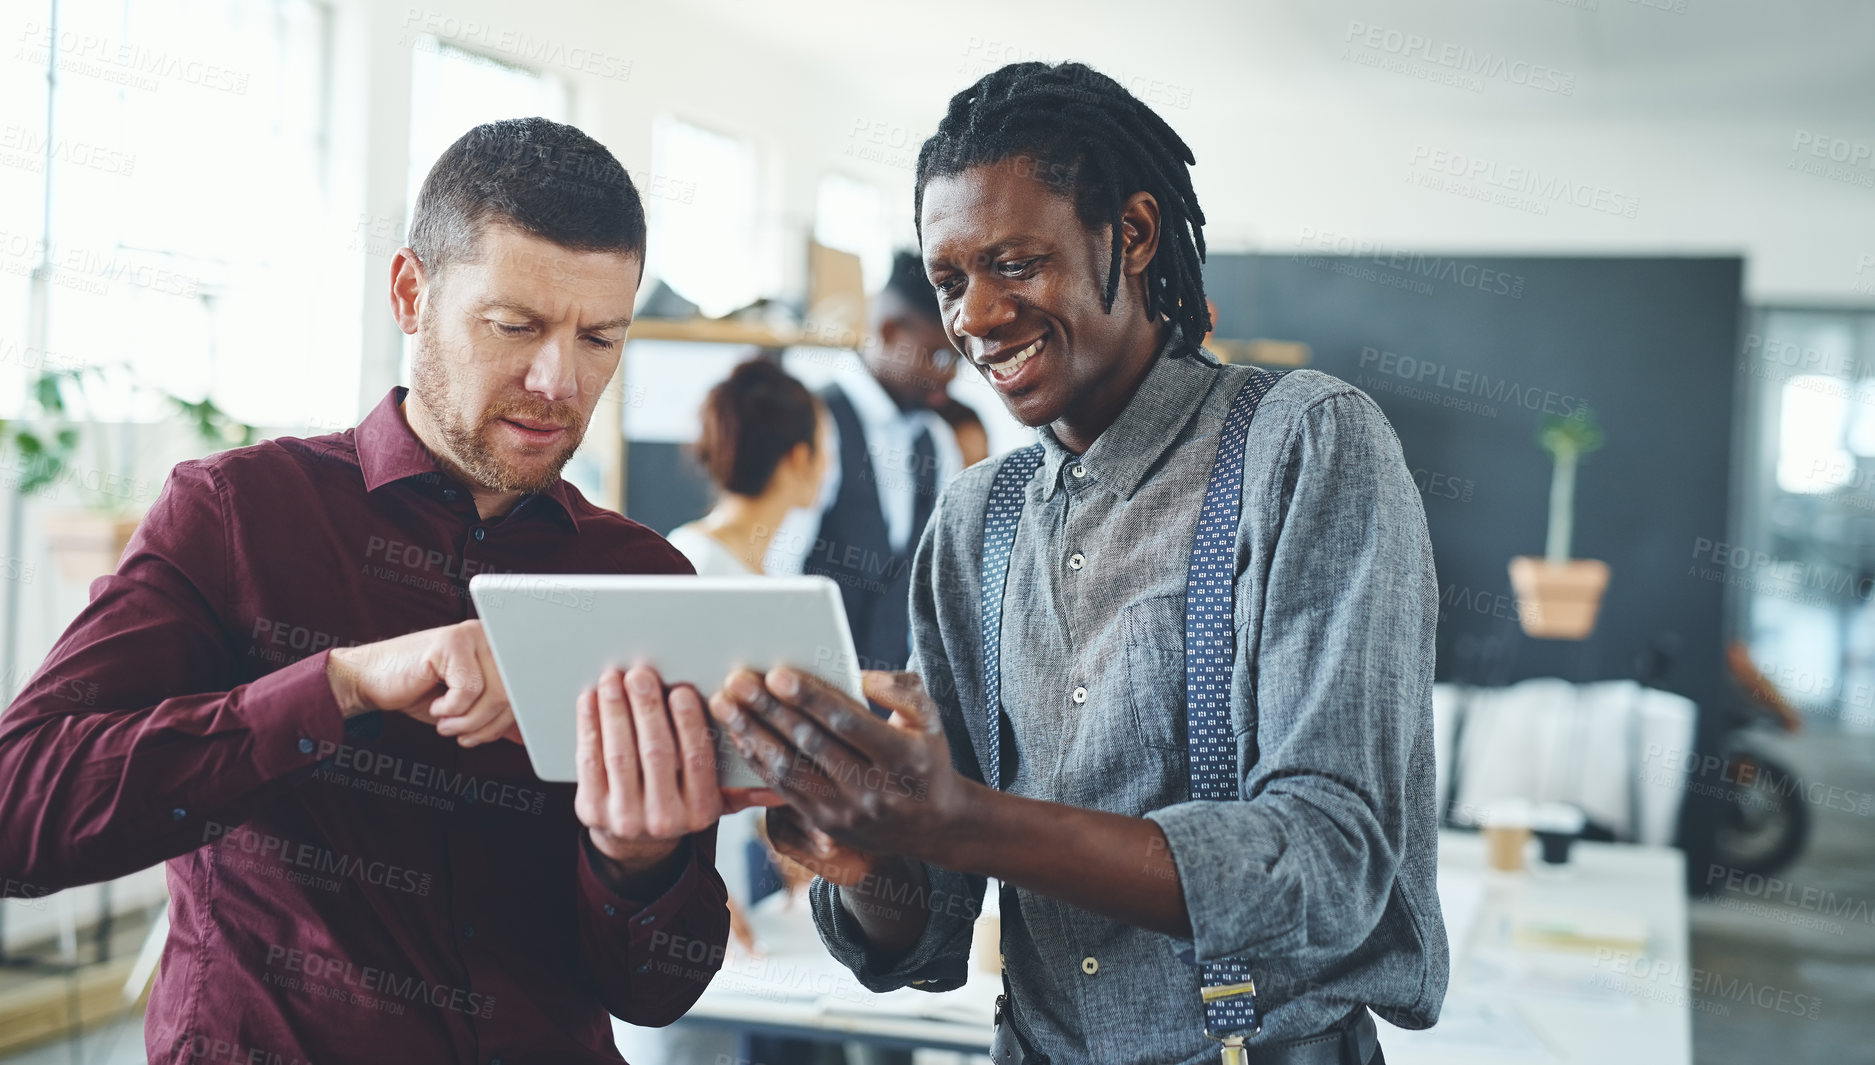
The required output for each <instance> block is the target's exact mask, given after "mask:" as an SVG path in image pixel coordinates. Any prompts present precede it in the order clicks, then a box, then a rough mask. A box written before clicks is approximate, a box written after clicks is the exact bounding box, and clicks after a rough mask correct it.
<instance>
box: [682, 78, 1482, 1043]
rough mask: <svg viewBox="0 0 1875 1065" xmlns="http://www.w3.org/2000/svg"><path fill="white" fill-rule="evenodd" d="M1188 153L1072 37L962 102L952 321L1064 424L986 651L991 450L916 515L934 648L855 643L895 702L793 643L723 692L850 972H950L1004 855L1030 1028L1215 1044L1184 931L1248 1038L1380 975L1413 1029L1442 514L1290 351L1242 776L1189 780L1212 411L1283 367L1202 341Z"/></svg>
mask: <svg viewBox="0 0 1875 1065" xmlns="http://www.w3.org/2000/svg"><path fill="white" fill-rule="evenodd" d="M1189 161H1190V151H1189V149H1187V148H1186V147H1185V145H1184V143H1183V142H1182V141H1181V140H1179V139H1178V137H1177V134H1175V133H1174V132H1172V130H1171V129H1170V127H1168V126H1166V125H1165V123H1164V122H1163V121H1162V120H1160V119H1159V118H1158V116H1156V115H1154V114H1152V113H1151V111H1150V110H1148V109H1147V108H1146V107H1145V106H1144V105H1143V104H1141V103H1140V102H1139V101H1137V100H1136V99H1134V98H1133V97H1132V96H1130V95H1129V94H1127V93H1126V91H1125V90H1124V89H1122V88H1121V87H1120V86H1118V85H1117V84H1115V83H1113V82H1112V81H1111V80H1110V79H1107V78H1105V77H1104V76H1102V75H1099V74H1097V73H1094V72H1093V71H1091V70H1089V69H1088V68H1086V67H1083V66H1079V65H1078V64H1061V65H1058V66H1053V67H1050V66H1045V65H1043V64H1039V63H1025V64H1016V65H1014V66H1011V67H1005V68H1003V69H1002V70H999V71H997V72H994V73H992V74H990V75H988V76H986V77H985V78H984V79H983V81H982V82H979V83H978V85H976V86H973V87H972V88H971V89H967V90H965V91H964V92H963V93H960V94H959V95H958V96H957V98H955V99H953V100H952V101H951V105H950V108H949V111H948V113H947V115H946V117H945V119H944V121H943V122H942V123H941V124H940V126H939V128H938V132H937V134H936V136H934V137H933V138H932V139H931V141H929V142H927V144H926V145H925V148H924V151H923V152H922V153H921V154H920V157H919V170H918V176H917V177H918V191H919V222H920V236H921V238H922V240H923V250H924V258H925V266H926V271H927V274H928V275H929V277H930V279H931V281H932V283H933V285H934V286H935V287H936V289H937V291H938V295H939V299H940V303H941V305H942V307H943V310H944V314H945V327H946V330H947V331H948V332H949V334H950V336H951V339H952V340H953V342H954V343H955V344H956V346H957V348H958V350H959V351H962V352H963V353H965V354H966V355H967V356H968V357H969V358H970V360H971V362H972V363H973V364H974V365H975V366H976V368H977V369H978V372H980V373H982V374H983V375H984V377H985V378H986V379H987V380H988V381H989V382H990V384H991V385H992V386H993V387H994V388H996V389H997V391H998V392H999V393H1000V394H1001V395H1002V397H1003V399H1004V402H1005V403H1007V404H1008V406H1009V408H1010V410H1011V411H1012V412H1013V413H1014V414H1015V415H1016V416H1017V417H1018V418H1020V419H1021V420H1022V421H1023V422H1024V423H1025V424H1029V425H1034V426H1038V427H1039V428H1040V429H1041V433H1040V436H1041V441H1042V446H1043V454H1042V459H1041V462H1040V464H1039V467H1038V468H1037V469H1036V472H1035V473H1034V475H1033V476H1032V477H1030V478H1029V479H1028V481H1027V483H1026V485H1024V486H1022V493H1023V496H1022V499H1021V512H1020V519H1019V524H1018V525H1017V527H1016V532H1015V537H1014V543H1013V547H1012V548H1011V549H1010V554H1009V564H1008V574H1007V579H1006V582H1005V584H1004V586H1003V587H1004V588H1005V591H1004V595H1003V602H1002V604H1001V609H1000V618H1001V623H1000V629H999V630H998V632H999V634H1000V635H999V640H998V641H994V642H997V643H999V645H1000V666H999V668H997V669H996V670H995V671H994V672H993V673H991V672H988V671H986V668H985V653H986V640H985V635H986V633H985V629H984V626H985V623H986V616H987V617H988V619H989V620H990V623H994V619H995V618H996V616H997V614H998V611H996V610H994V609H991V610H989V611H988V612H987V615H986V610H985V602H984V599H985V595H984V588H983V583H984V578H983V573H984V565H983V563H984V550H985V547H984V545H985V522H986V518H985V512H986V504H987V499H988V497H989V494H990V486H991V482H992V479H993V478H994V477H995V476H996V473H997V470H998V469H999V468H1000V460H992V461H989V462H985V463H981V464H979V465H977V466H974V467H972V468H971V469H969V470H966V471H965V472H964V473H963V474H962V475H960V476H959V477H958V478H956V479H955V480H954V481H952V482H951V483H950V485H949V486H948V487H947V488H946V489H945V491H944V494H943V496H942V497H941V499H940V501H939V504H938V507H937V511H936V514H935V516H934V518H933V520H932V522H931V525H930V527H929V528H928V529H927V530H926V532H925V534H924V537H923V539H922V541H921V542H920V544H919V548H918V552H917V556H916V561H915V564H914V572H913V585H912V587H913V592H912V632H913V652H912V666H913V669H914V671H915V673H916V676H915V677H914V676H912V675H910V674H868V675H867V678H866V688H867V694H868V696H869V697H870V698H872V699H873V700H874V701H876V702H878V703H880V704H882V705H884V706H886V707H888V708H890V709H891V710H893V711H894V717H893V719H892V721H891V722H889V723H881V722H878V721H876V720H874V719H873V718H872V717H871V716H870V715H868V714H866V713H864V712H863V708H860V707H858V706H857V705H855V704H853V703H852V701H851V700H849V699H846V698H845V697H843V696H841V695H839V694H838V693H836V692H833V691H832V690H831V689H829V688H827V687H825V686H823V685H820V684H818V683H817V682H815V681H813V680H812V679H811V678H808V677H806V676H804V675H803V674H800V673H797V672H795V671H792V670H786V669H779V670H775V671H772V672H770V673H769V674H768V675H767V676H766V677H757V676H756V675H754V674H752V673H749V672H746V671H744V672H740V673H737V674H732V675H731V677H730V678H729V681H728V682H727V684H726V686H725V689H724V691H723V692H722V693H720V694H719V695H718V696H717V697H716V698H714V699H712V701H711V710H712V713H713V714H715V715H716V717H717V718H718V720H720V721H721V722H722V723H723V724H724V725H725V726H727V727H728V728H729V729H730V731H731V734H732V735H733V736H735V737H736V739H737V742H738V744H739V746H740V747H741V748H742V750H743V751H744V752H745V753H746V754H749V755H751V756H752V757H753V759H754V760H755V761H756V762H757V764H758V767H759V768H761V769H762V771H763V772H764V775H765V776H766V777H767V778H768V779H769V780H770V782H771V783H772V784H773V785H774V787H775V788H776V790H777V791H778V792H780V793H781V795H782V796H783V797H784V798H786V799H787V800H788V802H789V807H788V808H787V809H786V810H777V811H773V812H771V816H770V833H771V836H772V837H773V838H774V839H775V840H776V842H777V844H778V845H780V846H782V847H783V848H784V849H787V850H788V851H789V852H790V853H792V854H794V855H795V856H796V857H798V858H799V859H801V860H802V861H804V862H806V863H808V864H809V865H810V866H813V867H815V868H816V869H817V870H818V871H820V872H821V873H822V879H820V880H819V881H817V882H816V884H815V886H814V891H813V902H814V914H815V919H816V921H817V922H818V924H819V927H820V930H821V934H822V937H823V939H824V940H825V942H826V944H827V947H828V949H829V950H830V951H831V952H832V953H833V954H834V956H835V957H837V958H839V959H840V960H841V961H842V962H843V963H845V964H846V965H847V966H848V967H850V968H851V969H852V970H853V971H854V972H855V973H856V974H857V975H858V976H859V978H860V980H861V981H862V982H863V983H864V984H866V986H868V987H870V988H872V989H874V990H879V991H883V990H887V989H890V988H894V987H900V986H904V985H907V984H910V985H914V986H921V987H924V988H927V989H930V990H945V989H949V988H952V987H955V986H957V985H958V984H960V983H962V982H963V980H964V973H965V968H966V961H967V955H968V952H969V949H970V942H971V928H972V922H973V918H974V917H975V915H976V913H977V910H978V907H979V905H980V902H981V899H982V897H983V893H984V890H985V878H986V877H991V876H993V877H996V878H998V879H999V880H1001V881H1003V882H1004V883H1005V884H1006V885H1008V886H1010V887H1012V888H1013V889H1014V890H1013V892H1011V893H1008V894H1005V896H1004V897H1005V910H1004V914H1003V923H1004V934H1003V951H1004V963H1005V971H1006V973H1007V977H1008V983H1009V986H1010V1003H1009V1006H1008V1008H1007V1022H1008V1023H1009V1024H1010V1026H1011V1027H1012V1028H1013V1030H1014V1032H1015V1034H1016V1035H1018V1036H1020V1037H1021V1038H1020V1042H1021V1043H1022V1044H1023V1047H1022V1052H1023V1053H1025V1054H1026V1055H1027V1057H1028V1060H1031V1061H1043V1060H1048V1061H1054V1062H1071V1061H1072V1062H1079V1061H1098V1062H1103V1063H1104V1062H1140V1063H1145V1062H1156V1063H1164V1062H1198V1061H1206V1060H1216V1055H1217V1054H1218V1049H1217V1043H1215V1042H1212V1041H1211V1040H1210V1039H1208V1038H1207V1037H1206V1035H1205V1027H1206V1023H1207V1011H1206V1007H1205V1006H1204V1004H1203V1003H1202V1001H1201V996H1200V989H1201V982H1202V981H1201V974H1200V972H1201V971H1200V969H1199V968H1198V967H1197V963H1213V962H1219V961H1222V960H1227V959H1228V960H1234V961H1238V962H1242V963H1245V964H1247V965H1248V967H1249V970H1250V972H1251V973H1252V974H1253V975H1254V982H1255V985H1256V994H1255V998H1256V1006H1257V1012H1258V1014H1259V1015H1260V1021H1261V1029H1260V1031H1259V1032H1257V1033H1256V1034H1255V1035H1254V1036H1252V1037H1251V1038H1250V1039H1249V1042H1248V1047H1249V1051H1250V1056H1249V1057H1248V1058H1247V1059H1246V1060H1248V1061H1250V1062H1270V1063H1276V1062H1282V1063H1301V1062H1356V1063H1361V1065H1372V1063H1375V1062H1379V1061H1380V1060H1381V1054H1380V1051H1379V1049H1378V1048H1377V1047H1376V1046H1375V1043H1374V1037H1373V1034H1372V1032H1373V1028H1372V1022H1371V1019H1369V1017H1368V1013H1367V1011H1368V1009H1370V1008H1371V1009H1372V1010H1373V1011H1374V1012H1376V1013H1378V1014H1380V1015H1381V1016H1383V1017H1385V1018H1386V1019H1388V1020H1390V1021H1392V1022H1394V1023H1396V1024H1399V1025H1402V1026H1404V1027H1411V1028H1423V1027H1426V1026H1429V1025H1430V1024H1432V1023H1433V1021H1434V1020H1435V1019H1436V1018H1437V1016H1438V1010H1439V1005H1440V1002H1441V1000H1442V999H1443V997H1444V993H1445V984H1446V976H1447V946H1446V938H1445V930H1444V926H1443V924H1442V922H1441V919H1440V914H1439V903H1438V897H1437V895H1436V893H1435V891H1434V871H1435V862H1436V857H1437V836H1436V825H1435V813H1434V811H1435V799H1434V794H1433V764H1432V758H1433V755H1432V673H1433V632H1434V626H1435V623H1436V620H1437V586H1436V581H1435V578H1434V574H1433V564H1432V550H1431V544H1430V541H1429V539H1428V537H1427V533H1426V525H1425V517H1424V513H1423V511H1422V509H1421V505H1420V499H1419V494H1418V492H1417V490H1416V488H1415V486H1414V483H1413V480H1412V477H1411V475H1410V473H1409V471H1408V468H1407V466H1406V463H1405V461H1404V459H1403V457H1402V455H1401V451H1400V445H1399V441H1398V439H1397V437H1396V436H1395V435H1394V433H1393V430H1392V428H1391V426H1389V425H1388V424H1387V421H1386V419H1385V417H1384V416H1383V415H1382V414H1381V413H1380V411H1379V409H1378V408H1377V407H1376V406H1375V405H1374V403H1373V402H1372V400H1370V399H1369V398H1368V397H1367V396H1366V395H1365V394H1364V393H1362V392H1360V391H1359V390H1358V389H1356V388H1354V387H1352V386H1350V385H1347V384H1345V383H1343V382H1341V381H1339V380H1337V379H1335V378H1333V377H1330V376H1328V375H1326V374H1322V373H1317V372H1314V371H1308V370H1300V371H1295V372H1292V373H1290V374H1288V375H1287V376H1285V377H1284V378H1283V379H1282V380H1281V381H1280V382H1278V383H1276V384H1275V386H1274V387H1273V389H1271V390H1270V391H1269V392H1268V394H1267V396H1266V397H1265V398H1264V399H1263V400H1262V403H1261V407H1260V409H1258V410H1257V411H1256V413H1255V416H1254V418H1253V419H1252V420H1251V422H1250V424H1249V428H1248V434H1247V438H1246V441H1245V447H1244V460H1243V461H1244V466H1243V475H1242V484H1241V492H1240V507H1241V509H1240V510H1239V511H1238V520H1237V525H1236V537H1235V552H1234V560H1235V568H1234V580H1233V581H1232V588H1233V591H1234V603H1233V611H1234V614H1233V616H1232V617H1231V625H1232V628H1233V629H1234V633H1235V641H1234V648H1235V655H1234V659H1233V661H1232V664H1231V672H1230V675H1229V689H1230V690H1229V699H1228V716H1229V719H1230V728H1231V731H1232V734H1233V735H1234V736H1235V741H1236V744H1235V745H1236V751H1235V754H1236V767H1235V780H1236V785H1237V786H1236V788H1235V789H1234V790H1235V791H1236V797H1235V801H1191V800H1190V795H1191V793H1192V792H1191V787H1192V781H1191V778H1190V775H1189V774H1190V766H1189V765H1188V758H1187V755H1186V720H1185V719H1186V709H1187V708H1186V681H1187V678H1186V662H1185V647H1186V625H1187V618H1186V615H1187V607H1188V604H1187V601H1186V598H1187V597H1186V589H1187V579H1188V574H1187V562H1188V559H1189V557H1190V551H1191V548H1192V541H1193V533H1194V530H1195V528H1196V527H1197V524H1198V519H1199V511H1200V504H1201V502H1203V501H1204V498H1205V495H1206V487H1207V483H1208V481H1209V479H1210V477H1211V474H1212V468H1213V461H1214V459H1216V457H1217V456H1218V454H1219V450H1220V445H1219V435H1220V427H1221V426H1222V425H1223V423H1224V421H1225V416H1226V412H1227V410H1228V408H1229V407H1230V406H1231V404H1232V401H1233V399H1234V398H1235V397H1236V395H1237V393H1238V390H1239V389H1240V388H1243V387H1244V386H1245V384H1246V380H1247V379H1248V378H1249V377H1250V375H1252V374H1258V373H1261V372H1262V371H1254V370H1251V369H1249V368H1246V367H1224V366H1219V365H1218V364H1217V362H1216V361H1215V360H1214V359H1212V358H1211V357H1210V356H1209V355H1207V354H1206V353H1205V352H1204V351H1203V350H1202V349H1201V348H1200V347H1198V345H1197V344H1196V342H1195V338H1197V337H1200V336H1202V334H1203V332H1204V331H1205V328H1206V325H1207V319H1206V309H1205V301H1204V297H1203V289H1202V280H1201V278H1200V277H1199V275H1198V273H1197V267H1198V261H1199V259H1200V257H1201V253H1202V242H1201V236H1200V234H1201V225H1202V219H1203V215H1202V213H1200V212H1199V210H1198V208H1197V204H1196V202H1195V199H1194V198H1193V197H1192V194H1191V187H1190V180H1189V177H1188V175H1187V172H1186V170H1185V165H1184V164H1185V163H1188V162H1189ZM986 677H994V678H996V680H997V683H999V684H1000V688H1001V693H1000V703H1001V706H1002V710H1003V712H1002V713H1001V714H1000V715H998V717H997V720H999V721H1000V728H1001V731H1002V736H1001V740H1000V743H998V744H997V745H996V746H995V748H994V750H995V751H997V752H1000V773H999V774H986V773H985V772H984V769H985V767H987V766H989V765H991V764H992V762H991V757H992V737H991V736H990V735H989V724H988V723H989V721H990V720H991V714H990V711H989V706H990V699H991V698H992V695H991V693H990V692H989V691H988V690H987V684H986ZM919 678H922V685H920V683H919ZM998 777H999V778H1000V780H1001V781H1002V784H1003V787H1002V789H1001V790H995V789H992V788H991V787H988V786H986V785H985V784H984V781H985V780H993V779H997V778H998ZM1010 900H1013V905H1011V904H1010Z"/></svg>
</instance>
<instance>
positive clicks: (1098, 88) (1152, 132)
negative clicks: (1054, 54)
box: [912, 63, 1211, 346]
mask: <svg viewBox="0 0 1875 1065" xmlns="http://www.w3.org/2000/svg"><path fill="white" fill-rule="evenodd" d="M1012 161H1013V162H1016V163H1020V164H1023V166H1024V168H1025V169H1024V172H1025V173H1026V174H1027V176H1031V177H1033V178H1034V179H1035V180H1038V181H1042V182H1043V183H1044V184H1046V185H1049V186H1051V187H1053V188H1055V189H1057V190H1058V191H1059V192H1061V193H1062V194H1063V195H1072V196H1073V198H1074V207H1075V214H1076V215H1077V216H1079V218H1080V219H1081V222H1082V224H1084V225H1086V226H1087V227H1088V228H1090V229H1092V228H1094V227H1097V226H1099V225H1102V224H1105V225H1108V226H1111V227H1112V230H1113V253H1112V256H1111V257H1110V260H1109V262H1108V265H1107V281H1106V291H1105V293H1104V296H1103V305H1104V309H1105V310H1107V311H1108V312H1111V311H1112V310H1113V300H1114V297H1115V296H1116V295H1118V293H1119V288H1120V248H1121V235H1122V233H1121V223H1120V212H1121V210H1122V209H1123V208H1124V207H1125V205H1126V200H1127V198H1128V197H1129V196H1131V195H1132V194H1133V193H1135V192H1139V191H1141V190H1144V191H1145V192H1148V193H1151V194H1152V198H1153V199H1155V200H1157V201H1158V202H1159V219H1160V230H1161V232H1160V235H1159V247H1158V251H1157V252H1156V253H1155V254H1154V255H1153V257H1152V262H1150V263H1148V264H1147V266H1146V313H1147V314H1149V315H1153V316H1154V317H1157V316H1158V315H1165V316H1166V317H1168V318H1170V319H1171V320H1172V321H1173V322H1174V323H1175V324H1177V325H1178V326H1179V328H1180V330H1181V333H1182V335H1183V337H1184V338H1185V342H1186V345H1187V346H1189V345H1193V344H1196V343H1197V341H1198V339H1199V338H1201V337H1203V336H1204V335H1205V334H1206V333H1207V332H1209V331H1210V328H1211V320H1210V314H1209V312H1208V310H1207V309H1206V306H1205V299H1204V274H1203V271H1202V266H1203V263H1204V211H1203V210H1202V209H1200V208H1199V206H1198V197H1197V196H1196V195H1195V194H1194V193H1193V192H1192V187H1191V171H1190V170H1189V169H1188V167H1189V166H1190V165H1192V164H1193V163H1195V162H1197V160H1196V159H1194V158H1193V157H1192V154H1191V149H1190V148H1189V147H1187V146H1186V144H1185V142H1184V140H1182V139H1181V138H1180V137H1179V135H1178V134H1177V133H1175V132H1173V130H1172V127H1171V126H1169V125H1167V124H1166V122H1165V120H1164V119H1162V118H1160V117H1159V116H1158V115H1156V114H1154V113H1153V111H1152V109H1151V108H1149V107H1147V106H1146V105H1145V104H1144V103H1141V102H1140V100H1139V98H1138V97H1136V96H1134V95H1133V94H1132V93H1130V92H1127V91H1126V89H1125V88H1123V87H1122V86H1121V85H1120V83H1119V82H1117V81H1114V80H1113V79H1112V78H1110V77H1108V76H1106V75H1105V74H1102V73H1100V72H1099V71H1097V70H1094V69H1093V68H1092V67H1089V66H1087V65H1085V64H1082V63H1057V64H1055V65H1053V66H1050V65H1048V64H1046V63H1011V64H1010V65H1008V66H1006V67H1003V68H1001V69H1000V70H994V71H991V72H990V73H988V74H985V75H984V76H983V78H982V79H981V80H979V81H978V82H977V83H976V84H975V85H972V86H970V87H969V88H968V89H965V90H964V91H962V92H960V93H958V94H957V95H955V96H953V97H951V101H950V106H949V107H948V108H947V109H946V111H945V113H944V118H943V120H942V121H941V122H939V123H938V128H937V132H936V133H934V134H932V136H931V138H930V139H929V140H927V141H925V142H924V146H923V147H922V148H920V149H919V151H918V172H917V191H916V193H915V195H914V199H913V208H912V212H913V213H912V217H913V218H915V219H918V220H919V224H918V236H919V239H920V240H921V241H922V240H923V239H924V226H923V221H922V219H923V212H924V190H925V185H926V184H927V183H928V182H929V181H930V180H931V179H932V178H938V177H951V176H954V175H956V174H960V173H962V172H964V171H965V170H969V169H971V168H972V167H978V166H985V165H994V164H1001V163H1005V162H1012Z"/></svg>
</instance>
